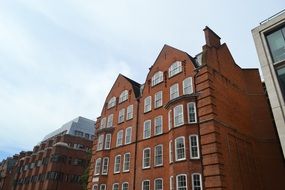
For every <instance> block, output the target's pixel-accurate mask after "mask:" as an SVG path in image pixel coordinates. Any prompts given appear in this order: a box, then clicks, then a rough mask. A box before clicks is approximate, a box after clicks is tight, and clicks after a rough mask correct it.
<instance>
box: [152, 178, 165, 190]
mask: <svg viewBox="0 0 285 190" xmlns="http://www.w3.org/2000/svg"><path fill="white" fill-rule="evenodd" d="M157 181H161V189H157V188H156V182H157ZM153 185H154V190H163V178H155V179H154V183H153Z"/></svg>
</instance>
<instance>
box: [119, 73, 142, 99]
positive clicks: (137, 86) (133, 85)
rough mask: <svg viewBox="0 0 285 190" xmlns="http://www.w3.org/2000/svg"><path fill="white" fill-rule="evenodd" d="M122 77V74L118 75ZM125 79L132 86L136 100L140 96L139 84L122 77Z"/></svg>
mask: <svg viewBox="0 0 285 190" xmlns="http://www.w3.org/2000/svg"><path fill="white" fill-rule="evenodd" d="M120 75H122V74H120ZM122 76H123V77H124V78H125V79H127V80H128V81H129V82H130V83H131V84H132V87H133V90H134V93H135V97H136V98H138V97H139V96H140V87H141V84H139V83H138V82H136V81H134V80H132V79H130V78H128V77H126V76H124V75H122Z"/></svg>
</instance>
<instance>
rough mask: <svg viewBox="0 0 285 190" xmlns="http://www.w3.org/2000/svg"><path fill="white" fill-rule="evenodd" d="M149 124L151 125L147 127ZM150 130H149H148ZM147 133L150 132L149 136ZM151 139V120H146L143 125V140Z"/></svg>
mask: <svg viewBox="0 0 285 190" xmlns="http://www.w3.org/2000/svg"><path fill="white" fill-rule="evenodd" d="M147 123H149V125H146V124H147ZM147 127H149V128H148V130H146V129H147ZM146 131H149V135H148V136H146ZM150 137H151V120H146V121H144V123H143V139H148V138H150Z"/></svg>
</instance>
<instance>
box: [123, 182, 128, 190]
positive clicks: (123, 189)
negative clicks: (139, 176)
mask: <svg viewBox="0 0 285 190" xmlns="http://www.w3.org/2000/svg"><path fill="white" fill-rule="evenodd" d="M125 184H127V190H128V189H129V183H128V182H123V183H122V190H125V189H124V185H125Z"/></svg>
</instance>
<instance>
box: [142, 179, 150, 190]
mask: <svg viewBox="0 0 285 190" xmlns="http://www.w3.org/2000/svg"><path fill="white" fill-rule="evenodd" d="M145 182H148V189H146V190H150V180H148V179H146V180H143V181H142V190H145V189H144V183H145Z"/></svg>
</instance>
